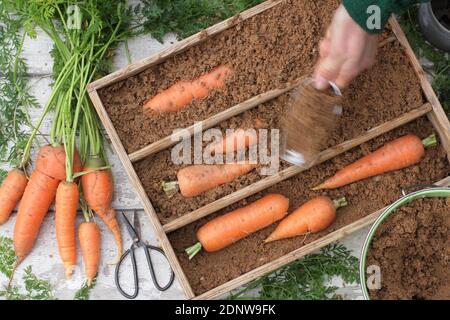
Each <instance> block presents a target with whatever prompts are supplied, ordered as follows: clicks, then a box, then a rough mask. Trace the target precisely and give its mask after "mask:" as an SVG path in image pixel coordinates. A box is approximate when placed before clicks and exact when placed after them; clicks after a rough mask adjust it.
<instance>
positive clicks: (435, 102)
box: [389, 16, 450, 161]
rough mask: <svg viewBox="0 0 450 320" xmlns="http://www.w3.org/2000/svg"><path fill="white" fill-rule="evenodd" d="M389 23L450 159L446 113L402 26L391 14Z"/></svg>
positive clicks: (449, 140)
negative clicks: (418, 82) (406, 56)
mask: <svg viewBox="0 0 450 320" xmlns="http://www.w3.org/2000/svg"><path fill="white" fill-rule="evenodd" d="M389 24H390V25H391V27H392V31H393V32H394V34H395V35H396V36H397V39H398V41H399V42H400V43H401V44H402V46H403V47H404V48H405V51H406V54H407V55H408V57H409V59H410V61H411V65H412V66H413V68H414V71H415V72H416V75H417V77H418V78H419V80H420V84H421V86H422V90H423V93H424V94H425V97H426V98H427V100H428V102H430V103H431V106H432V107H433V112H430V114H429V115H428V118H429V120H430V121H431V123H432V124H433V126H434V127H435V128H436V130H437V132H438V134H439V137H440V139H441V141H442V144H443V145H444V147H445V150H446V151H447V158H448V159H449V161H450V125H449V121H448V118H447V115H446V114H445V112H444V109H442V105H441V103H440V101H439V99H438V98H437V96H436V93H435V92H434V90H433V88H432V86H431V84H430V81H429V80H428V78H427V76H426V74H425V71H423V68H422V65H421V64H420V62H419V60H417V57H416V55H415V53H414V51H413V50H412V48H411V46H410V45H409V42H408V39H407V38H406V35H405V33H404V32H403V30H402V28H401V27H400V24H399V23H398V21H397V19H395V17H394V16H392V17H391V18H390V19H389Z"/></svg>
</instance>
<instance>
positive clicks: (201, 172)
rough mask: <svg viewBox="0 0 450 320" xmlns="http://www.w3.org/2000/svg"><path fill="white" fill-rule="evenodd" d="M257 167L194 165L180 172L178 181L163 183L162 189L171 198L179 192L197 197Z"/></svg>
mask: <svg viewBox="0 0 450 320" xmlns="http://www.w3.org/2000/svg"><path fill="white" fill-rule="evenodd" d="M255 167H256V165H255V164H249V163H244V164H240V163H230V164H217V165H208V164H205V165H204V164H200V165H193V166H189V167H185V168H183V169H181V170H180V171H178V173H177V181H171V182H163V183H162V188H163V190H164V192H165V193H166V194H167V195H168V196H169V197H170V196H172V195H174V194H175V193H176V192H178V190H179V191H180V192H181V194H182V195H183V196H184V197H195V196H198V195H199V194H201V193H203V192H206V191H208V190H211V189H214V188H216V187H218V186H220V185H222V184H224V183H228V182H231V181H233V180H234V179H236V178H237V177H239V176H242V175H244V174H246V173H248V172H250V171H251V170H253V169H254V168H255Z"/></svg>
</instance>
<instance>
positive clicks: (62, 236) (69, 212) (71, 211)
mask: <svg viewBox="0 0 450 320" xmlns="http://www.w3.org/2000/svg"><path fill="white" fill-rule="evenodd" d="M78 200H79V192H78V186H77V184H76V183H74V182H66V181H61V182H60V183H59V186H58V189H57V190H56V201H55V225H56V240H57V241H58V250H59V255H60V257H61V260H62V261H63V263H64V268H65V269H66V276H67V277H68V278H70V277H71V276H72V272H73V267H74V266H75V265H76V263H77V252H76V241H75V220H76V217H77V208H78Z"/></svg>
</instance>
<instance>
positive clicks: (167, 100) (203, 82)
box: [143, 65, 232, 115]
mask: <svg viewBox="0 0 450 320" xmlns="http://www.w3.org/2000/svg"><path fill="white" fill-rule="evenodd" d="M231 72H232V70H231V68H229V67H228V66H226V65H220V66H218V67H216V68H214V69H213V70H212V71H210V72H209V73H206V74H204V75H202V76H200V77H199V78H197V79H195V80H192V81H179V82H177V83H175V84H174V85H172V86H171V87H169V88H168V89H166V90H164V91H162V92H160V93H158V94H157V95H156V96H154V97H153V98H151V99H149V100H148V101H147V102H145V104H144V107H143V111H144V113H145V114H147V115H152V114H155V113H156V114H158V113H164V112H176V111H180V110H181V109H183V108H184V107H186V106H187V105H188V104H190V103H191V102H192V101H193V100H194V99H203V98H206V97H207V96H208V94H209V93H210V91H212V90H214V89H222V88H224V87H225V80H226V78H227V77H228V76H229V75H230V74H231Z"/></svg>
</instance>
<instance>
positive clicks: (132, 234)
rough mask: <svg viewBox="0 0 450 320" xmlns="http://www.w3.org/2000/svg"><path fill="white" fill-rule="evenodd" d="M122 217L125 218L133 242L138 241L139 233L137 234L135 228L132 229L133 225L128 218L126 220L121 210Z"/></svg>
mask: <svg viewBox="0 0 450 320" xmlns="http://www.w3.org/2000/svg"><path fill="white" fill-rule="evenodd" d="M122 216H123V219H124V220H125V225H126V227H127V230H128V233H129V235H130V236H131V238H132V239H133V242H139V235H138V234H137V232H136V230H134V228H133V226H132V225H131V222H130V220H128V218H127V216H126V215H125V213H123V212H122Z"/></svg>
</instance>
